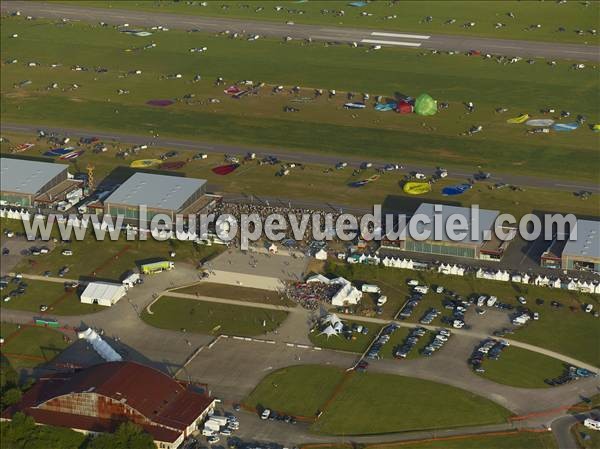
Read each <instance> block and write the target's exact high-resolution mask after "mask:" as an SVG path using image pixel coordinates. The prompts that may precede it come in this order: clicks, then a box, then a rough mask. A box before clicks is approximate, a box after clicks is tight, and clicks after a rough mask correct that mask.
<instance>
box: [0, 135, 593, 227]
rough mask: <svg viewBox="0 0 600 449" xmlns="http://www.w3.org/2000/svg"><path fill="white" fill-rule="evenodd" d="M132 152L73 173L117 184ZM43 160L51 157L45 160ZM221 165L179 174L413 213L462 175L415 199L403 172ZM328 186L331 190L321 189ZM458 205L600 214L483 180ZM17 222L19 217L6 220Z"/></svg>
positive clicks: (8, 145) (112, 148)
mask: <svg viewBox="0 0 600 449" xmlns="http://www.w3.org/2000/svg"><path fill="white" fill-rule="evenodd" d="M3 137H5V138H8V139H9V140H10V142H3V143H0V151H1V152H2V153H3V154H6V153H10V152H11V151H12V149H13V147H14V146H16V145H17V144H19V143H23V142H36V143H37V144H36V146H35V147H34V148H32V149H30V150H29V151H28V152H27V155H28V156H32V157H38V156H39V157H42V155H43V153H44V152H46V151H47V150H48V148H49V144H47V143H45V142H43V141H38V140H36V137H35V136H32V135H25V134H14V133H12V134H7V133H3ZM108 146H109V151H108V154H109V155H112V154H113V153H115V152H116V151H117V149H116V148H117V146H116V145H112V144H110V143H109V144H108ZM165 151H167V148H155V147H151V148H149V149H148V150H146V151H145V153H144V157H147V158H151V159H152V158H157V157H158V156H160V154H162V153H164V152H165ZM136 158H137V157H136V156H131V157H129V158H128V159H125V160H121V159H117V158H113V157H107V155H106V154H94V153H93V152H91V151H86V153H84V155H83V156H81V157H80V158H78V160H77V163H76V164H73V167H72V171H73V172H76V171H84V169H85V167H86V166H87V164H88V163H91V164H93V165H94V167H95V176H96V178H97V179H98V180H99V181H100V180H101V179H103V178H106V177H109V178H110V179H111V180H113V181H114V182H122V180H123V179H125V174H127V175H129V174H130V173H133V169H129V168H128V167H125V166H123V165H122V164H129V163H130V162H131V161H133V160H134V159H136ZM44 159H45V160H51V159H49V158H44ZM220 163H222V159H221V157H220V155H211V156H209V158H208V159H206V160H198V161H193V162H190V163H188V164H187V165H185V166H184V167H183V168H182V169H181V170H178V171H177V173H178V174H180V175H184V176H189V177H195V178H202V179H207V180H208V182H209V188H210V189H213V190H214V191H217V192H227V193H235V192H238V193H243V192H246V193H247V192H252V194H253V195H255V196H257V197H263V196H266V197H272V196H273V195H274V194H276V196H277V197H279V198H286V199H287V198H289V199H298V200H303V201H307V200H308V201H318V202H332V203H334V204H348V205H352V206H355V207H365V208H371V207H372V206H373V204H382V205H383V207H384V208H385V209H389V210H394V211H401V212H406V213H411V212H412V211H414V210H415V209H416V207H417V206H418V205H419V204H420V203H421V202H422V201H428V202H444V201H447V200H448V198H447V197H444V196H443V195H442V193H441V191H442V189H443V188H444V187H446V186H449V185H455V184H457V183H461V182H463V181H464V179H461V178H458V177H453V175H452V172H450V177H449V178H447V179H444V180H441V181H439V182H437V183H436V184H435V185H434V186H433V190H432V191H431V192H430V193H427V194H425V195H422V196H420V197H417V198H415V197H414V196H411V195H408V194H405V193H404V192H403V191H402V189H401V188H400V185H401V180H402V177H403V176H404V174H405V173H404V172H403V171H398V172H388V173H386V174H385V176H382V177H381V178H380V179H379V180H378V181H377V182H374V183H370V184H369V185H367V186H365V187H363V188H360V189H356V188H352V187H350V186H349V185H348V184H349V183H350V182H352V181H355V180H357V179H362V177H366V176H370V175H372V174H375V170H365V171H363V173H361V174H360V175H357V176H352V170H350V169H349V170H334V171H333V172H326V170H325V167H324V166H323V165H305V167H304V169H303V170H301V171H300V170H292V171H291V173H290V175H289V176H286V177H283V178H282V177H276V176H275V173H276V172H277V171H278V170H279V167H278V166H271V165H264V166H259V165H258V164H255V163H251V164H245V165H243V166H242V167H241V168H239V169H238V170H237V171H236V172H235V173H234V174H232V175H230V176H218V175H215V174H214V173H213V172H212V171H211V169H212V168H213V167H215V166H216V165H219V164H220ZM323 185H327V187H328V188H327V189H323ZM453 202H456V205H463V206H469V205H470V204H479V205H480V207H482V208H489V209H497V210H501V211H503V212H507V213H512V214H513V215H515V216H516V217H521V216H522V215H524V214H526V213H530V212H531V211H532V210H538V211H553V212H562V213H575V214H578V215H582V216H598V215H600V207H599V206H598V204H597V202H595V201H583V200H580V199H577V198H576V197H575V196H574V194H573V192H568V191H557V190H542V189H536V188H528V189H526V191H524V192H522V191H513V190H511V189H508V188H507V189H501V190H497V189H491V188H490V184H487V183H479V184H478V185H477V186H476V187H475V188H473V189H471V190H469V191H468V192H466V193H465V194H463V195H461V196H459V197H456V199H454V200H453ZM5 221H15V220H2V222H5Z"/></svg>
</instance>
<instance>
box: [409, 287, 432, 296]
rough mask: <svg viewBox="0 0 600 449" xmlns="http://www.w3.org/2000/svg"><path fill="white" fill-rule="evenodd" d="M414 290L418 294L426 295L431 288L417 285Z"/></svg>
mask: <svg viewBox="0 0 600 449" xmlns="http://www.w3.org/2000/svg"><path fill="white" fill-rule="evenodd" d="M413 290H414V291H416V292H417V293H422V294H423V295H426V294H427V292H428V291H429V287H427V286H426V285H417V286H416V287H415V288H413Z"/></svg>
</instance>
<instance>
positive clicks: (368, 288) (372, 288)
mask: <svg viewBox="0 0 600 449" xmlns="http://www.w3.org/2000/svg"><path fill="white" fill-rule="evenodd" d="M361 291H362V292H363V293H381V289H380V288H379V287H377V286H376V285H373V284H363V286H362V287H361Z"/></svg>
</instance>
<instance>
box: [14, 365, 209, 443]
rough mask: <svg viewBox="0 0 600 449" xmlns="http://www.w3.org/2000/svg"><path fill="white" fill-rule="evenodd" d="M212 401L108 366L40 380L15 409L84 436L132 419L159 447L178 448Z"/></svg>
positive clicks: (149, 374)
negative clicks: (86, 433) (84, 433)
mask: <svg viewBox="0 0 600 449" xmlns="http://www.w3.org/2000/svg"><path fill="white" fill-rule="evenodd" d="M214 407H215V401H214V399H213V398H211V397H209V396H208V395H205V394H199V393H197V392H195V391H192V390H191V389H190V387H189V386H188V385H187V384H185V383H181V382H178V381H177V380H175V379H173V378H171V377H169V376H168V375H166V374H164V373H162V372H160V371H158V370H155V369H153V368H150V367H147V366H144V365H140V364H138V363H134V362H109V363H101V364H99V365H94V366H92V367H90V368H86V369H83V370H80V371H75V372H68V373H60V374H54V375H51V376H48V377H42V378H40V379H39V380H38V381H37V382H36V383H35V384H34V385H33V387H32V388H31V389H30V390H28V391H27V392H26V393H25V394H24V395H23V398H22V400H21V402H20V403H19V404H17V405H15V406H12V407H9V408H8V409H7V410H5V411H4V413H3V414H2V418H5V419H8V418H10V417H11V416H12V415H13V414H14V413H16V412H18V411H22V412H23V413H25V414H27V415H29V416H31V417H32V418H33V419H35V421H36V422H37V423H40V424H48V425H53V426H60V427H70V428H72V429H74V430H78V431H83V432H91V433H96V432H114V431H115V430H116V428H117V427H118V426H119V424H121V423H123V422H125V421H131V422H134V423H136V424H138V425H139V426H141V427H142V428H143V429H144V430H145V431H146V432H148V433H149V434H151V435H152V436H153V437H154V440H155V442H156V444H157V446H158V447H159V448H165V449H170V448H176V447H177V446H179V445H180V444H181V443H182V442H183V440H184V439H185V438H186V437H187V436H188V435H190V434H191V433H192V432H193V431H194V430H196V429H197V428H198V424H199V423H200V422H201V421H203V420H204V418H205V417H206V416H208V415H209V414H211V413H212V412H213V410H214Z"/></svg>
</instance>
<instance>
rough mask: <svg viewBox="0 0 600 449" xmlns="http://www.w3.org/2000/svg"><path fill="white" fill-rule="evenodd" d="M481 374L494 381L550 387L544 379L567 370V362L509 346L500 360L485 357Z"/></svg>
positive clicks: (531, 386)
mask: <svg viewBox="0 0 600 449" xmlns="http://www.w3.org/2000/svg"><path fill="white" fill-rule="evenodd" d="M483 368H484V369H485V373H483V374H481V376H483V377H485V378H486V379H489V380H492V381H494V382H497V383H500V384H505V385H510V386H513V387H520V388H548V387H549V385H548V384H546V383H544V379H553V378H555V377H558V376H560V375H561V374H563V373H564V371H565V363H564V362H561V361H560V360H557V359H554V358H552V357H548V356H545V355H542V354H538V353H535V352H532V351H528V350H526V349H522V348H517V347H513V346H511V347H508V348H506V349H505V350H504V351H502V354H501V355H500V358H499V360H489V359H485V362H484V363H483Z"/></svg>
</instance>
